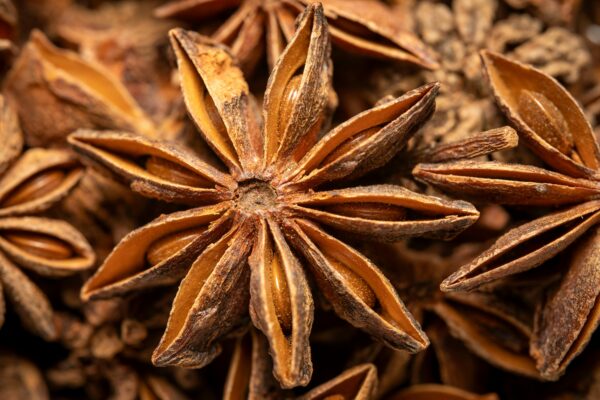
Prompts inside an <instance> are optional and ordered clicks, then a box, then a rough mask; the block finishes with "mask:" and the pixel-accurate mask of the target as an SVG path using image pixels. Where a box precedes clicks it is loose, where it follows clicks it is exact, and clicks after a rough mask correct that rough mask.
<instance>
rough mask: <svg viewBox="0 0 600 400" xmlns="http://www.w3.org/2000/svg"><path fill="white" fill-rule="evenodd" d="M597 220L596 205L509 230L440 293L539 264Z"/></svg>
mask: <svg viewBox="0 0 600 400" xmlns="http://www.w3.org/2000/svg"><path fill="white" fill-rule="evenodd" d="M598 221H600V202H599V201H590V202H587V203H584V204H581V205H577V206H573V207H570V208H568V209H566V210H563V211H557V212H554V213H551V214H548V215H546V216H544V217H541V218H538V219H536V220H533V221H531V222H528V223H525V224H523V225H521V226H519V227H516V228H514V229H511V230H510V231H508V232H507V233H506V234H504V235H503V236H501V237H500V238H499V239H498V240H497V241H496V243H494V244H493V245H492V246H491V247H490V248H489V249H488V250H486V251H484V252H483V253H482V254H480V255H479V256H478V257H477V258H475V259H474V260H473V261H472V262H470V263H469V264H467V265H465V266H463V267H462V268H461V269H460V270H458V271H457V272H455V273H454V274H452V275H450V276H449V277H448V278H446V280H444V282H442V284H441V289H442V290H444V291H459V290H472V289H475V288H477V287H479V286H481V285H483V284H484V283H489V282H492V281H496V280H498V279H500V278H504V277H507V276H510V275H514V274H517V273H519V272H524V271H527V270H530V269H532V268H535V267H537V266H539V265H541V264H542V263H543V262H544V261H547V260H549V259H551V258H552V257H554V256H555V255H556V254H558V253H560V252H561V251H563V250H564V249H565V248H567V246H569V245H570V244H572V243H573V242H574V241H575V240H576V239H577V238H579V237H580V236H581V235H583V234H584V233H585V232H586V231H587V230H588V229H589V228H590V227H592V226H593V225H595V224H596V223H598Z"/></svg>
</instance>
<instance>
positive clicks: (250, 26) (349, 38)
mask: <svg viewBox="0 0 600 400" xmlns="http://www.w3.org/2000/svg"><path fill="white" fill-rule="evenodd" d="M313 2H314V0H226V1H223V0H199V1H198V0H192V1H190V0H176V1H171V2H168V3H166V4H164V5H163V6H161V7H159V8H157V10H156V15H157V16H159V17H169V18H181V19H184V20H203V21H206V20H208V19H209V18H211V17H213V18H214V17H215V16H217V15H219V14H222V13H223V12H224V11H227V10H230V9H235V11H234V12H233V14H232V15H231V16H230V17H229V18H228V19H227V20H226V21H225V22H224V23H223V24H222V25H221V26H220V27H219V28H218V29H217V30H216V31H215V32H214V33H213V34H212V37H213V39H215V40H217V41H218V42H220V43H223V44H226V45H228V46H230V47H231V50H232V52H233V54H234V55H235V56H236V58H237V59H238V60H240V62H241V65H242V69H243V70H244V71H251V70H252V69H253V68H254V66H255V65H256V63H257V62H258V61H259V57H261V54H262V49H264V47H266V50H267V60H268V63H269V66H270V67H271V69H272V68H273V66H274V65H275V62H276V61H277V59H278V58H279V56H280V54H281V52H282V51H283V49H284V48H285V46H286V44H287V43H288V42H289V41H290V39H291V38H292V36H293V34H294V19H295V18H296V17H297V16H298V15H299V14H300V12H301V11H302V10H303V9H304V7H305V6H306V5H308V4H311V3H313ZM321 3H323V7H324V9H325V17H326V18H327V22H328V23H329V27H330V28H329V31H330V34H331V40H332V42H333V43H334V44H335V45H337V46H339V47H340V48H342V49H344V50H347V51H350V52H353V53H357V54H360V55H364V56H370V57H375V58H380V59H386V60H393V61H400V62H408V63H411V64H416V65H419V66H422V67H425V68H430V69H431V68H436V67H437V62H436V60H435V58H434V56H433V54H432V53H431V51H430V50H429V49H428V48H427V46H426V45H424V44H423V43H422V42H421V41H420V40H419V39H418V38H417V36H415V35H414V34H413V33H411V32H410V31H408V30H405V29H402V28H400V27H399V26H398V24H397V21H396V20H395V19H394V16H393V12H392V10H391V9H390V8H389V7H387V6H386V5H385V4H384V3H380V2H378V1H369V0H355V1H352V2H348V1H344V0H323V1H321ZM236 8H237V9H236Z"/></svg>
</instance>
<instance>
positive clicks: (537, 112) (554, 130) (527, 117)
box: [518, 90, 574, 155]
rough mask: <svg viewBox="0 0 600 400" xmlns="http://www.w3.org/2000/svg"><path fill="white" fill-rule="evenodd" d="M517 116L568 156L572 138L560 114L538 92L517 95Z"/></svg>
mask: <svg viewBox="0 0 600 400" xmlns="http://www.w3.org/2000/svg"><path fill="white" fill-rule="evenodd" d="M518 107H519V115H520V116H521V118H523V120H524V121H525V122H526V123H527V125H529V126H530V127H531V129H533V131H534V132H536V133H537V134H538V135H540V136H541V137H542V138H543V139H544V140H545V141H546V142H548V143H549V144H550V145H552V146H554V147H555V148H556V149H558V151H560V152H561V153H563V154H567V155H570V154H571V152H572V150H573V147H574V142H573V136H572V134H571V131H570V130H569V125H568V124H567V121H566V120H565V117H564V115H563V114H562V112H561V111H560V110H559V109H558V107H556V105H555V104H554V103H553V102H552V101H551V100H550V99H548V98H547V97H546V96H544V95H543V94H541V93H539V92H534V91H530V90H522V91H521V93H520V94H519V104H518Z"/></svg>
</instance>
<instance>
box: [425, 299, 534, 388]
mask: <svg viewBox="0 0 600 400" xmlns="http://www.w3.org/2000/svg"><path fill="white" fill-rule="evenodd" d="M432 309H433V311H434V312H435V313H436V314H437V315H438V317H440V318H441V319H442V320H443V321H444V322H445V323H446V325H448V327H449V329H450V333H451V334H452V335H453V336H454V337H456V338H458V339H460V340H461V341H462V342H463V343H464V344H465V346H467V347H468V348H469V349H470V350H471V351H473V352H474V353H475V354H477V355H478V356H479V357H481V358H483V359H484V360H486V361H487V362H489V363H491V364H492V365H495V366H497V367H499V368H502V369H505V370H507V371H509V372H511V373H517V374H521V375H524V376H527V377H531V378H537V379H539V378H540V375H539V373H538V372H537V370H536V369H535V363H534V360H533V359H532V358H531V357H530V356H529V341H530V339H531V337H532V328H531V324H532V316H531V314H528V313H527V312H526V310H524V309H523V305H522V304H511V303H509V302H508V301H506V300H505V299H502V298H499V297H497V296H494V295H493V294H486V293H456V294H451V295H449V296H446V297H445V299H444V300H443V301H440V302H437V303H436V304H434V305H433V306H432Z"/></svg>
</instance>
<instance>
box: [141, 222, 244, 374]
mask: <svg viewBox="0 0 600 400" xmlns="http://www.w3.org/2000/svg"><path fill="white" fill-rule="evenodd" d="M254 235H255V226H254V223H253V221H249V220H243V221H238V223H236V224H235V226H234V227H233V228H232V229H231V230H230V231H229V232H228V233H226V234H225V235H223V237H222V238H221V239H219V240H218V241H217V242H214V243H213V244H211V245H210V246H208V247H207V248H206V249H205V250H204V251H203V252H202V254H200V256H199V257H198V258H197V259H196V261H194V263H193V264H192V266H191V268H190V269H189V271H188V273H187V275H186V276H185V278H184V279H183V280H182V281H181V285H180V286H179V290H178V291H177V295H176V296H175V300H174V301H173V306H172V308H171V314H170V315H169V321H168V322H167V327H166V330H165V333H164V335H163V337H162V338H161V340H160V343H159V344H158V347H156V349H155V350H154V353H153V354H152V362H153V363H154V364H155V365H157V366H179V367H186V368H200V367H202V366H204V365H206V364H207V363H209V362H210V361H212V359H213V358H214V357H215V356H216V354H218V352H219V348H220V347H219V344H218V341H219V340H220V339H221V338H222V337H223V336H224V335H226V334H228V333H230V332H231V331H232V330H234V329H236V328H239V327H240V324H241V323H243V321H244V317H245V316H247V314H248V301H249V290H248V286H249V281H250V268H249V266H248V265H247V263H248V255H249V254H250V251H251V249H252V244H253V240H252V238H253V236H254Z"/></svg>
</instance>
